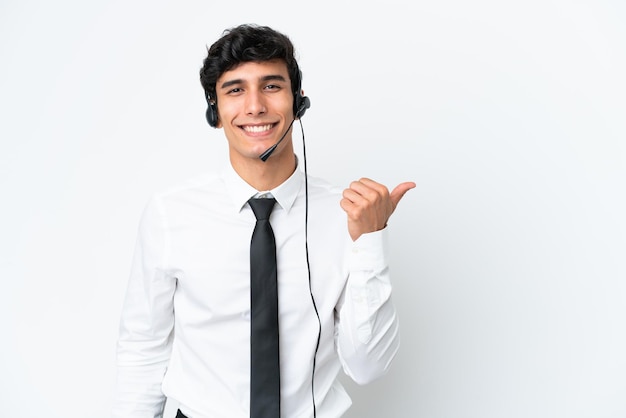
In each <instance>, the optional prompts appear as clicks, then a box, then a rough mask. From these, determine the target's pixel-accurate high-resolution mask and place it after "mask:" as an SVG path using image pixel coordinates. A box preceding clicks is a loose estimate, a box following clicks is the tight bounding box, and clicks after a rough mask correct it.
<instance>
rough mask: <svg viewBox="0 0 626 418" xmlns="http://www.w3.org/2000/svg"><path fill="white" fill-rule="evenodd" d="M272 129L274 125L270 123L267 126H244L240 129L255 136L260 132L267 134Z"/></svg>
mask: <svg viewBox="0 0 626 418" xmlns="http://www.w3.org/2000/svg"><path fill="white" fill-rule="evenodd" d="M273 127H274V124H272V123H270V124H267V125H245V126H242V127H241V129H243V130H244V131H246V132H250V133H255V134H256V133H261V132H267V131H269V130H270V129H272V128H273Z"/></svg>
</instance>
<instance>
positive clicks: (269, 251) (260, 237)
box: [249, 198, 280, 418]
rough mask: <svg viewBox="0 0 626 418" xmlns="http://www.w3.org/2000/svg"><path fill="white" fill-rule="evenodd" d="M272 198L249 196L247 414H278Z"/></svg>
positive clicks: (259, 417)
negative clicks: (251, 217) (251, 223)
mask: <svg viewBox="0 0 626 418" xmlns="http://www.w3.org/2000/svg"><path fill="white" fill-rule="evenodd" d="M275 202H276V199H273V198H271V199H250V200H249V203H250V207H251V208H252V211H253V212H254V216H256V219H257V222H256V225H255V227H254V232H252V241H251V243H250V306H251V307H250V313H251V318H252V319H251V321H252V323H251V327H250V417H251V418H279V417H280V359H279V354H278V286H277V283H276V243H275V241H274V232H273V231H272V226H271V225H270V221H269V217H270V214H271V213H272V208H273V207H274V203H275Z"/></svg>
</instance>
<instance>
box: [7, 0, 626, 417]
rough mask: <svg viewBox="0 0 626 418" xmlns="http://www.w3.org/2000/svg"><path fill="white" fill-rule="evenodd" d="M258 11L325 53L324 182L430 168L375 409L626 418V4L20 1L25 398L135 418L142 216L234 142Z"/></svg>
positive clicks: (17, 221)
mask: <svg viewBox="0 0 626 418" xmlns="http://www.w3.org/2000/svg"><path fill="white" fill-rule="evenodd" d="M246 22H255V23H260V24H265V25H269V26H272V27H274V28H275V29H278V30H281V31H283V32H285V33H286V34H288V35H289V36H290V37H291V39H292V40H293V42H294V43H295V45H296V47H297V49H298V51H299V53H298V54H299V59H300V64H301V67H302V69H303V72H304V83H303V87H304V90H305V93H306V94H307V95H308V96H309V97H310V98H311V101H312V107H311V109H309V110H308V112H307V114H306V116H305V117H304V118H303V124H304V129H305V134H306V141H307V154H308V165H309V172H310V173H311V174H315V175H317V176H322V177H326V178H327V179H329V180H331V181H333V182H334V183H337V184H339V185H347V183H348V182H349V181H350V180H352V179H355V178H358V177H361V176H369V177H372V178H375V179H377V180H379V181H382V182H384V183H385V184H387V185H389V186H390V187H392V186H395V184H397V183H399V182H401V181H406V180H413V181H415V182H417V185H418V186H417V188H416V189H414V190H412V191H410V192H409V193H408V194H407V195H406V196H405V198H404V200H403V201H402V202H401V204H400V206H399V208H398V210H397V212H396V213H395V214H394V216H393V218H392V220H391V222H390V225H389V227H390V233H391V239H392V254H393V255H392V262H393V265H392V268H393V272H394V275H395V276H394V277H395V278H394V285H395V296H394V298H395V303H396V305H397V308H398V311H399V315H400V320H401V326H402V345H401V351H400V353H399V355H398V357H397V361H396V362H395V363H394V365H393V367H392V370H391V372H390V374H389V375H388V376H386V377H384V378H383V379H382V380H380V381H378V382H375V383H373V384H371V385H369V386H366V387H356V386H354V385H349V390H350V392H351V393H352V394H353V395H354V396H353V397H354V402H355V405H354V407H353V409H352V411H351V412H350V413H349V414H348V415H349V417H353V418H354V417H359V418H366V417H372V418H374V417H411V418H412V417H418V418H473V417H476V418H502V417H506V418H515V417H533V418H553V417H567V418H578V417H580V418H582V417H593V418H617V417H621V418H623V417H626V357H625V356H626V220H625V219H626V218H625V215H624V214H626V169H625V163H626V81H625V79H626V77H625V76H624V75H625V74H626V23H625V22H626V3H624V2H623V1H621V0H615V1H609V0H604V1H603V0H579V1H574V0H572V1H564V0H560V1H559V0H527V1H496V0H493V1H489V0H477V1H472V2H468V1H463V0H443V1H428V2H426V1H409V0H405V1H394V0H388V1H384V2H378V1H377V2H354V3H352V4H349V3H348V2H344V1H340V0H335V1H315V2H294V1H275V2H271V1H248V0H246V1H239V2H237V1H222V2H211V1H199V0H197V1H191V0H181V1H169V2H168V1H164V0H152V1H147V0H142V1H131V0H124V1H122V0H91V1H84V0H81V1H79V0H60V1H43V0H39V1H38V0H2V2H1V3H0V60H1V64H0V115H1V122H0V199H1V204H0V211H1V212H0V277H1V280H2V286H1V288H0V325H1V331H2V343H1V344H0V384H1V386H0V415H2V416H7V417H9V416H10V417H45V418H52V417H64V418H78V417H81V418H84V417H90V418H100V417H108V416H109V415H110V406H111V393H112V387H113V383H114V378H115V368H114V360H115V340H116V337H117V325H118V320H119V313H120V309H121V304H122V299H123V297H124V290H125V286H126V280H127V278H128V274H129V267H130V260H131V257H132V250H133V246H134V240H135V234H136V231H137V225H138V221H139V216H140V214H141V211H142V209H143V206H144V204H145V203H146V201H147V199H148V197H149V196H150V195H151V194H152V193H153V192H154V191H156V190H159V189H162V188H164V187H167V186H169V185H171V184H174V183H177V182H178V181H180V180H183V179H186V178H187V177H189V176H192V175H195V174H198V173H200V172H203V171H207V170H209V169H211V168H213V167H214V166H215V165H216V164H218V163H220V162H221V161H223V160H224V159H225V158H226V154H225V151H226V147H225V140H224V139H223V136H222V132H221V131H217V130H212V129H211V128H209V127H208V125H207V124H206V122H205V120H204V109H205V103H204V98H203V94H202V90H201V87H200V84H199V81H198V70H199V68H200V66H201V63H202V59H203V58H204V56H205V53H206V47H207V45H209V44H211V43H212V42H213V41H215V40H216V39H217V38H218V37H219V35H220V34H221V32H222V30H223V29H226V28H228V27H231V26H234V25H237V24H240V23H246ZM299 131H300V130H299V126H297V127H296V130H295V131H294V132H295V135H294V141H295V142H296V145H297V149H298V150H299V152H300V150H301V145H300V144H301V142H300V138H301V137H300V135H299ZM173 408H174V405H173V404H170V406H169V407H168V411H171V410H172V409H173ZM171 416H172V415H171V413H170V415H168V417H171Z"/></svg>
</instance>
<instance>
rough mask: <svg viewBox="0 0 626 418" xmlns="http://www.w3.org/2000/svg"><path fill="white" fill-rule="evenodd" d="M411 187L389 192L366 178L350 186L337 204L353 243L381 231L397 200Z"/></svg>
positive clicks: (402, 187) (401, 187)
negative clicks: (345, 219) (342, 211)
mask: <svg viewBox="0 0 626 418" xmlns="http://www.w3.org/2000/svg"><path fill="white" fill-rule="evenodd" d="M414 187H415V183H413V182H405V183H400V184H399V185H397V186H396V187H395V189H393V191H392V192H391V193H389V190H388V189H387V187H385V186H384V185H383V184H380V183H377V182H375V181H374V180H371V179H368V178H361V179H360V180H358V181H353V182H352V183H350V187H348V188H347V189H345V190H344V191H343V199H341V202H340V205H341V208H342V209H343V210H344V211H345V212H346V213H347V214H348V231H349V233H350V237H351V238H352V240H353V241H356V240H357V239H358V238H359V237H360V236H361V235H362V234H366V233H368V232H374V231H379V230H381V229H383V228H384V227H385V226H386V225H387V221H388V220H389V217H390V216H391V214H392V213H393V211H394V210H396V206H398V202H400V199H402V197H403V196H404V194H405V193H406V192H407V191H409V190H410V189H412V188H414Z"/></svg>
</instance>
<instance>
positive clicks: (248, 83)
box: [215, 60, 293, 164]
mask: <svg viewBox="0 0 626 418" xmlns="http://www.w3.org/2000/svg"><path fill="white" fill-rule="evenodd" d="M215 88H216V93H217V110H218V115H219V122H218V125H217V126H218V127H219V128H224V134H225V135H226V138H227V139H228V144H229V149H230V158H231V162H233V164H237V163H243V162H245V161H260V160H259V155H261V154H262V153H263V152H264V151H265V150H266V149H268V148H269V147H271V146H272V145H274V144H275V143H276V142H278V141H279V140H280V138H281V137H282V135H283V134H284V133H285V130H286V129H287V128H288V126H289V124H290V122H291V121H292V120H293V93H292V92H291V80H290V79H289V73H288V71H287V65H286V64H285V63H284V62H283V61H282V60H275V61H265V62H246V63H242V64H240V65H238V66H237V67H235V68H234V69H232V70H230V71H226V72H224V73H223V74H222V75H221V77H220V78H219V79H218V80H217V83H216V85H215ZM281 153H291V154H293V148H292V143H291V133H288V134H287V136H285V139H284V140H283V141H282V142H281V144H280V145H279V147H278V148H277V149H276V151H275V152H274V154H272V157H271V158H273V159H275V160H276V159H278V156H279V155H280V154H281Z"/></svg>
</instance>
